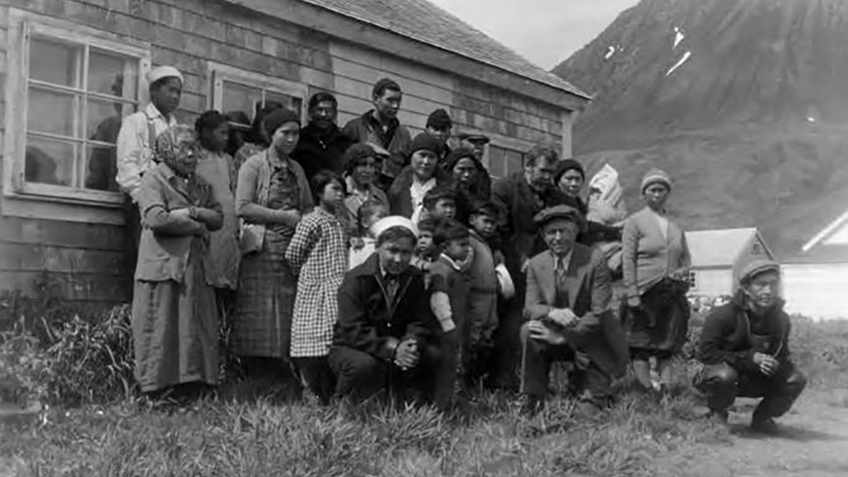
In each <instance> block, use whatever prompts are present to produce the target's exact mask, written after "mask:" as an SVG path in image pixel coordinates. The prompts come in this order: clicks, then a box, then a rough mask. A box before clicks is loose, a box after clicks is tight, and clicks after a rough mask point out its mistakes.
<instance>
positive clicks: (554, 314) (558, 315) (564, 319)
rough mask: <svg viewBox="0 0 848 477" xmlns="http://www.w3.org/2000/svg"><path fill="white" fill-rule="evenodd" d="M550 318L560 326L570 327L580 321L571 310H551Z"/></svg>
mask: <svg viewBox="0 0 848 477" xmlns="http://www.w3.org/2000/svg"><path fill="white" fill-rule="evenodd" d="M548 318H550V319H551V320H553V321H554V322H556V323H557V324H559V325H560V326H568V325H570V324H571V323H573V322H574V321H576V320H577V319H578V318H577V315H575V314H574V312H573V311H571V309H570V308H562V309H555V310H551V311H550V313H548Z"/></svg>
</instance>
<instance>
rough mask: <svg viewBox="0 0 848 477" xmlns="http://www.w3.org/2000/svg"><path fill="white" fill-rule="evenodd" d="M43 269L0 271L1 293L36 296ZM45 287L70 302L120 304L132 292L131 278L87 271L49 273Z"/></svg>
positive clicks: (42, 279) (42, 278)
mask: <svg viewBox="0 0 848 477" xmlns="http://www.w3.org/2000/svg"><path fill="white" fill-rule="evenodd" d="M44 277H45V274H44V273H43V272H8V271H0V293H2V292H12V291H20V292H21V293H23V294H24V295H25V296H30V297H37V296H39V293H40V292H39V284H41V283H43V281H44ZM47 278H48V287H49V290H50V293H51V294H53V295H54V296H60V297H62V298H63V299H66V300H69V301H83V302H108V303H119V302H124V301H127V300H128V299H129V297H130V295H131V292H132V288H131V287H132V280H131V278H130V277H125V278H120V279H117V278H115V277H111V276H104V275H100V274H86V273H74V274H69V273H48V274H47Z"/></svg>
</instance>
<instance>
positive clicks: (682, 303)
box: [622, 278, 690, 357]
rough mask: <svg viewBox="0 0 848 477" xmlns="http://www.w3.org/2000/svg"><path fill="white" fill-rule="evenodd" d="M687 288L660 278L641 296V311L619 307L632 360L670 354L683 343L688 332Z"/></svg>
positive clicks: (673, 281)
mask: <svg viewBox="0 0 848 477" xmlns="http://www.w3.org/2000/svg"><path fill="white" fill-rule="evenodd" d="M687 289H688V287H687V285H686V284H685V283H683V282H680V281H677V280H672V279H670V278H663V280H662V281H661V282H659V283H657V284H656V285H654V286H652V287H651V288H649V289H648V290H647V291H645V293H643V294H642V297H641V298H642V307H641V309H632V308H628V307H627V302H626V301H624V302H623V303H622V316H624V317H625V318H626V321H627V327H628V329H629V334H628V344H629V346H630V348H631V350H633V351H634V353H633V354H634V356H637V357H638V356H639V355H640V354H644V352H649V353H650V352H655V353H656V354H669V353H670V354H674V353H677V352H679V351H680V350H681V349H682V348H683V345H684V344H685V343H686V335H687V333H688V331H689V315H690V308H689V302H688V300H687V299H686V291H687Z"/></svg>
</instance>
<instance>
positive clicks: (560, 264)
mask: <svg viewBox="0 0 848 477" xmlns="http://www.w3.org/2000/svg"><path fill="white" fill-rule="evenodd" d="M565 274H566V270H565V261H564V260H563V259H562V258H558V259H557V267H556V278H557V283H558V284H560V285H562V284H563V283H565Z"/></svg>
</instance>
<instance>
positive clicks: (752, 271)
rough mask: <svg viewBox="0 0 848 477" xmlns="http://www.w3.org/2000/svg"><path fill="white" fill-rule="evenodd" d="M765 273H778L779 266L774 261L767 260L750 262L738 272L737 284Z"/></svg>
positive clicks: (760, 259) (758, 259)
mask: <svg viewBox="0 0 848 477" xmlns="http://www.w3.org/2000/svg"><path fill="white" fill-rule="evenodd" d="M767 272H777V273H780V264H779V263H777V262H775V261H774V260H769V259H767V258H757V259H754V260H751V261H750V262H749V263H748V264H747V265H745V266H744V267H743V268H742V270H741V271H740V272H739V283H744V282H747V281H749V280H752V279H754V278H756V276H757V275H761V274H763V273H767Z"/></svg>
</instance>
